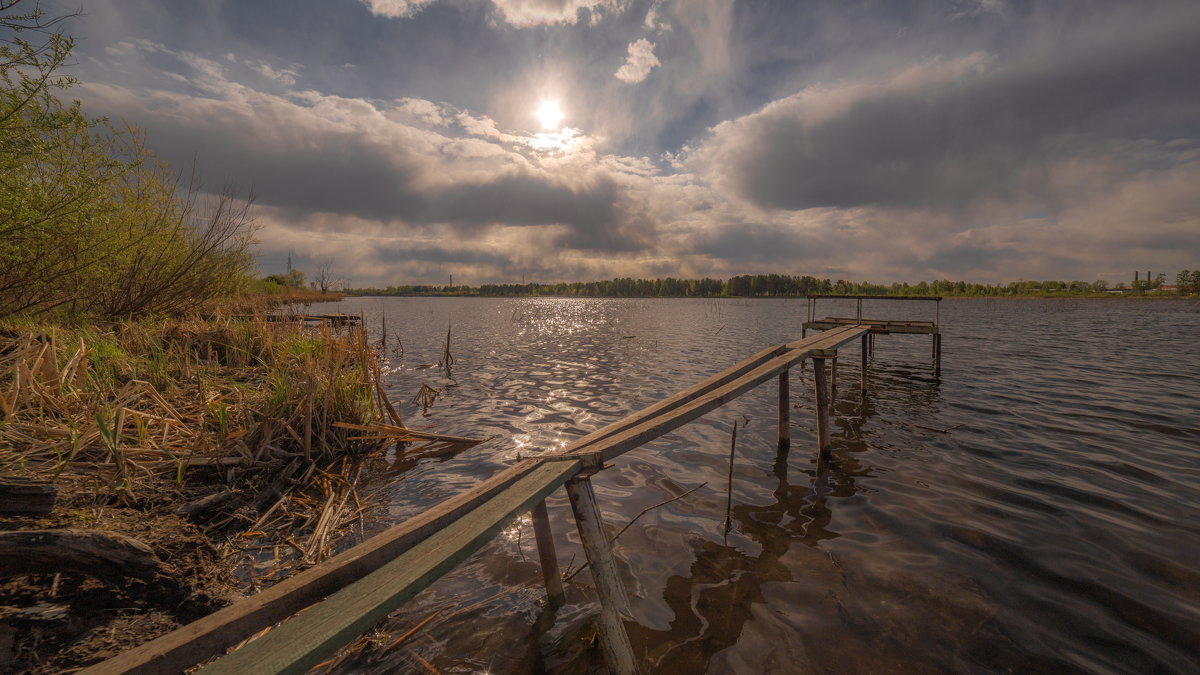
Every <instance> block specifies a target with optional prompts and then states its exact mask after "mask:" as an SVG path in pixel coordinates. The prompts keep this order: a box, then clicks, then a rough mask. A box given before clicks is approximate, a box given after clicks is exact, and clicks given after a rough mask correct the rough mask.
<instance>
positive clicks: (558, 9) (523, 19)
mask: <svg viewBox="0 0 1200 675" xmlns="http://www.w3.org/2000/svg"><path fill="white" fill-rule="evenodd" d="M626 2H627V0H492V4H494V5H495V6H496V9H498V10H500V14H501V15H502V16H503V17H504V20H505V21H507V22H508V23H510V24H512V25H514V26H522V27H523V26H539V25H547V24H556V23H565V24H573V23H575V22H576V21H578V19H579V12H580V10H588V12H589V14H590V16H589V17H587V20H588V21H589V22H590V23H592V24H593V25H594V24H595V23H596V22H598V21H599V20H600V15H601V14H602V13H603V12H604V11H606V10H619V9H620V8H622V7H624V6H625V4H626Z"/></svg>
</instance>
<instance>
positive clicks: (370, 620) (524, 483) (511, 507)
mask: <svg viewBox="0 0 1200 675" xmlns="http://www.w3.org/2000/svg"><path fill="white" fill-rule="evenodd" d="M581 466H582V465H581V463H580V462H550V463H546V464H544V465H542V466H540V467H539V468H537V469H534V470H533V471H531V472H530V473H529V474H528V475H526V476H524V477H522V478H521V479H519V480H517V481H516V482H515V483H513V484H512V485H510V486H509V487H507V488H505V489H504V490H502V491H501V492H500V493H499V494H497V495H496V496H494V497H492V498H491V499H489V500H488V501H487V502H486V503H484V504H482V505H481V506H479V507H477V508H475V509H473V510H472V511H471V512H469V513H467V514H465V515H463V516H462V517H461V518H459V519H458V520H456V521H455V522H453V523H451V524H450V525H448V526H446V527H445V528H444V529H443V530H441V531H440V532H438V533H437V534H435V535H433V536H431V537H429V538H428V539H426V540H425V541H422V542H421V543H420V544H417V545H416V546H414V547H413V548H411V549H410V550H409V551H407V552H406V553H404V554H403V555H400V556H398V557H396V558H395V559H393V560H392V561H391V562H389V563H387V564H386V565H384V566H383V567H380V568H379V569H378V570H375V571H374V572H372V573H371V574H368V575H367V576H365V577H363V578H362V579H360V580H359V581H357V582H355V583H354V584H351V585H350V586H348V587H346V588H344V589H342V590H341V591H339V592H337V593H335V594H333V595H331V596H329V597H328V598H326V599H325V600H324V601H323V602H320V603H318V604H316V605H314V606H313V607H312V608H310V609H309V610H308V611H306V612H303V613H302V614H299V615H297V616H296V617H294V618H292V619H291V620H290V621H287V622H286V623H284V624H283V625H281V626H279V627H277V628H275V629H274V630H272V631H271V632H269V633H267V634H266V635H264V636H263V637H261V638H259V639H257V640H255V641H253V642H251V643H250V644H248V645H246V646H244V647H242V648H241V649H239V650H237V651H235V652H233V653H232V654H230V655H228V656H226V657H224V658H221V659H218V660H217V661H216V662H214V663H213V664H212V665H210V666H208V667H206V668H204V669H202V670H203V672H205V673H247V672H254V673H303V672H305V671H307V670H308V669H309V668H311V667H313V666H315V665H316V664H318V663H320V662H321V661H322V660H323V659H325V658H327V657H329V656H330V655H332V654H333V653H334V652H336V651H337V650H338V648H340V647H341V646H342V645H344V644H346V643H348V642H350V641H352V640H353V639H354V638H356V637H358V636H359V635H360V634H362V633H363V632H365V631H366V630H368V629H369V628H370V627H371V626H373V625H375V624H376V623H378V622H379V621H380V620H381V619H383V618H384V617H385V616H387V615H388V614H389V613H391V612H392V611H393V610H395V609H396V608H397V607H399V606H400V605H401V604H403V603H404V602H405V601H406V600H408V599H409V598H411V597H412V596H414V595H416V594H417V593H418V592H420V591H421V590H422V589H424V588H426V587H427V586H429V584H431V583H433V582H434V581H435V580H437V579H438V578H439V577H441V575H442V574H444V573H445V572H447V571H449V570H450V569H452V568H454V567H455V566H457V565H458V564H459V563H460V562H462V561H463V560H465V559H466V558H467V557H468V556H470V555H471V554H472V553H474V552H475V551H476V550H478V549H479V548H480V547H482V546H483V545H484V544H486V543H487V542H488V541H490V540H491V539H492V537H494V536H495V535H496V533H497V532H499V531H500V530H501V529H503V528H504V526H505V525H507V524H508V523H509V522H511V521H512V519H513V518H514V517H515V516H517V515H518V514H520V513H524V512H526V511H528V510H529V509H530V508H532V507H533V506H534V505H535V504H537V503H538V502H540V501H541V500H543V499H544V498H545V497H546V496H547V495H548V494H550V493H551V492H552V491H554V490H555V489H556V488H558V487H559V486H560V485H562V484H563V483H564V482H566V481H567V479H568V478H570V477H572V476H574V475H575V474H576V473H578V472H579V469H580V467H581Z"/></svg>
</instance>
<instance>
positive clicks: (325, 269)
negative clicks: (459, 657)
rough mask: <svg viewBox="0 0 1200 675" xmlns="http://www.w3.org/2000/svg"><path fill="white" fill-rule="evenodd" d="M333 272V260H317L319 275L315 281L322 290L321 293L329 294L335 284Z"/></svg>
mask: <svg viewBox="0 0 1200 675" xmlns="http://www.w3.org/2000/svg"><path fill="white" fill-rule="evenodd" d="M332 270H333V261H332V260H330V259H329V258H321V259H319V260H317V274H316V276H315V277H314V278H313V281H315V282H316V284H317V288H318V289H320V291H321V293H328V292H329V289H330V288H331V287H332V286H333V284H334V279H333V272H332Z"/></svg>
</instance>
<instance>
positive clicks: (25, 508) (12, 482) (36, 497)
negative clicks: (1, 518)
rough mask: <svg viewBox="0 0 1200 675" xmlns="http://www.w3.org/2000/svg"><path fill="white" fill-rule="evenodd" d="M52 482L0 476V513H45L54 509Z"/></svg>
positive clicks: (54, 496)
mask: <svg viewBox="0 0 1200 675" xmlns="http://www.w3.org/2000/svg"><path fill="white" fill-rule="evenodd" d="M57 498H58V488H57V487H55V485H54V484H53V483H49V482H46V481H37V480H32V479H29V478H24V477H19V476H6V477H0V513H32V514H39V515H40V514H46V513H50V512H51V511H52V510H54V501H55V499H57Z"/></svg>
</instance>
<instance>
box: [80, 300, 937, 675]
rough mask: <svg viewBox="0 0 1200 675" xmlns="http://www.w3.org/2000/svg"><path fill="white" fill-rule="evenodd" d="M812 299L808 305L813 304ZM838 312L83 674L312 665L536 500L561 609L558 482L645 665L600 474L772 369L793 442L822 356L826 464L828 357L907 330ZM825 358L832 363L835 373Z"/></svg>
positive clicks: (610, 606) (607, 622)
mask: <svg viewBox="0 0 1200 675" xmlns="http://www.w3.org/2000/svg"><path fill="white" fill-rule="evenodd" d="M809 304H810V312H811V311H812V310H811V306H812V304H813V303H812V302H811V301H810V303H809ZM810 318H811V317H810ZM842 321H844V320H841V319H826V320H823V321H820V322H817V321H809V322H806V323H805V327H806V328H808V327H812V328H820V329H823V330H824V332H822V333H820V334H817V335H813V336H811V337H810V336H805V337H804V338H803V339H801V340H798V341H795V342H790V343H786V344H782V345H777V346H774V347H770V348H768V349H765V350H763V351H761V352H759V353H758V354H755V355H754V356H751V357H750V358H748V359H746V360H744V361H742V362H740V363H738V364H736V365H734V366H733V367H731V368H728V369H726V370H724V371H722V372H720V373H717V374H716V375H713V376H711V377H709V378H707V379H705V380H704V381H702V382H699V383H697V384H696V385H694V386H692V387H689V388H688V389H685V390H684V391H681V392H679V393H678V394H675V395H674V396H671V397H670V398H667V399H664V400H662V401H659V402H657V403H655V404H653V405H650V406H649V407H647V408H645V409H643V410H640V411H638V412H636V413H634V414H632V415H630V416H628V417H626V418H624V419H622V420H620V421H618V422H615V423H613V424H610V425H608V426H606V427H604V428H602V429H599V430H597V431H594V432H592V433H590V434H587V435H586V436H584V437H582V438H579V439H578V440H576V441H574V442H572V443H570V444H569V445H568V446H566V447H565V448H563V449H562V450H560V451H557V452H554V453H551V454H547V455H542V456H538V457H534V458H529V459H523V460H520V461H518V462H517V463H516V464H514V465H512V466H510V467H508V468H507V469H505V470H503V471H501V472H500V473H498V474H496V475H494V476H492V477H491V478H489V479H487V480H484V481H482V482H481V483H479V484H478V485H476V486H475V487H474V488H472V489H470V490H468V491H467V492H464V493H462V494H459V495H457V496H455V497H452V498H450V499H448V500H446V501H444V502H442V503H440V504H438V505H435V506H433V507H432V508H430V509H427V510H426V511H424V512H422V513H421V514H419V515H417V516H415V517H413V518H411V519H409V520H408V521H405V522H403V523H400V524H398V525H396V526H394V527H392V528H390V529H388V530H386V531H384V532H383V533H380V534H379V535H377V536H375V537H372V538H370V539H368V540H366V541H364V542H362V543H361V544H358V545H357V546H355V547H353V548H351V549H349V550H347V551H345V552H343V553H341V554H339V555H337V556H335V557H333V558H330V559H329V560H327V561H325V562H323V563H321V564H319V565H316V566H315V567H312V568H310V569H308V570H305V571H303V572H301V573H299V574H297V575H295V576H293V577H290V578H288V579H285V580H283V581H281V582H279V583H278V584H276V585H274V586H272V587H270V588H268V589H266V590H264V591H262V592H261V593H258V594H257V595H254V596H251V597H248V598H246V599H244V600H242V601H240V602H238V603H235V604H234V605H232V606H230V607H227V608H225V609H222V610H220V611H217V612H215V613H213V614H211V615H209V616H207V617H204V618H202V619H200V620H198V621H196V622H193V623H191V624H188V625H187V626H184V627H182V628H180V629H178V630H176V631H174V632H172V633H169V634H167V635H164V636H162V637H160V638H158V639H156V640H153V641H150V642H148V643H146V644H143V645H141V646H140V647H137V648H136V649H132V650H129V651H127V652H125V653H123V654H121V655H119V656H116V657H114V658H112V659H110V660H108V661H105V662H103V663H100V664H97V665H95V666H92V667H90V668H87V669H85V670H84V671H82V672H85V673H126V672H132V673H175V672H180V671H182V670H185V669H187V668H191V667H192V666H194V665H196V664H198V663H201V662H204V661H206V660H208V659H210V658H212V657H213V656H221V655H223V656H221V658H219V659H217V660H215V661H213V662H212V663H211V664H209V665H208V666H206V667H205V668H204V669H203V670H204V671H206V672H212V673H241V672H255V673H302V672H305V671H306V670H308V669H309V668H311V667H313V666H315V665H317V664H319V663H321V662H322V661H324V660H326V659H328V658H329V657H331V656H332V655H334V654H335V653H336V652H337V650H338V649H340V648H341V647H342V646H344V645H346V644H348V643H350V642H351V641H353V640H354V639H355V638H356V637H357V636H358V635H360V634H362V633H364V632H366V631H367V630H369V629H370V628H371V627H372V626H373V625H375V624H376V623H378V622H379V621H380V620H381V619H383V618H384V617H385V616H387V615H388V614H389V613H391V612H393V611H395V610H396V609H397V608H398V607H399V606H400V605H402V604H403V603H404V602H406V601H407V600H409V599H410V598H412V597H413V596H414V595H416V594H417V593H418V592H420V591H421V590H423V589H424V588H426V587H428V586H429V585H430V584H432V583H433V582H434V581H436V580H437V579H439V578H440V577H441V576H443V575H444V574H446V573H447V572H449V571H450V570H451V569H453V568H454V567H455V566H457V565H458V564H459V563H461V562H462V561H464V560H465V559H466V558H467V557H468V556H470V555H471V554H472V553H474V552H475V551H477V550H479V549H480V548H482V547H483V546H484V545H485V544H486V543H487V542H489V541H490V540H491V539H492V538H493V537H494V536H495V535H496V534H497V533H498V532H499V531H501V530H502V529H503V528H504V527H506V526H507V525H508V524H510V523H511V522H512V520H513V519H514V518H516V517H517V516H519V515H521V514H523V513H528V512H531V511H532V513H533V525H534V532H535V539H536V541H537V546H538V554H539V555H538V557H539V560H540V561H541V563H542V572H543V575H544V578H545V583H546V588H547V595H548V603H549V605H550V607H551V608H556V607H558V606H560V605H561V603H562V597H563V587H562V581H561V579H560V576H559V572H558V565H557V559H558V558H557V555H556V553H555V550H554V534H553V532H551V530H550V521H549V518H548V517H547V514H546V508H545V502H544V500H545V498H546V497H547V496H548V495H550V494H551V493H552V492H554V491H555V490H557V489H558V488H560V487H563V488H565V490H566V492H567V496H568V499H569V501H570V505H571V510H572V512H573V514H574V517H575V523H576V526H577V528H578V531H579V536H580V540H581V542H582V544H583V549H584V552H585V554H586V556H587V561H588V566H589V568H590V571H591V573H592V575H593V578H594V579H595V582H596V588H597V591H598V595H599V600H600V610H601V611H600V620H599V635H600V644H601V648H602V651H603V655H604V659H605V662H606V663H607V665H608V667H609V669H610V670H611V671H612V672H614V673H621V674H624V673H637V672H639V671H640V666H639V663H638V659H637V658H636V655H635V654H634V653H633V651H632V649H631V647H630V643H629V637H628V635H627V633H626V630H625V623H626V622H627V621H630V620H631V619H630V618H629V617H630V612H629V605H628V600H627V596H626V593H625V590H624V588H623V586H622V583H621V579H620V576H619V575H618V572H617V567H616V564H615V562H614V559H613V555H612V550H611V548H610V546H609V541H608V539H607V537H606V536H605V534H604V529H603V522H602V519H601V513H600V509H599V507H598V506H597V504H596V497H595V494H594V492H593V490H592V485H591V481H590V478H591V476H592V475H594V474H596V473H597V472H599V471H601V470H603V469H605V468H608V467H609V466H610V465H609V464H608V462H611V461H613V460H615V459H616V458H618V457H620V456H621V455H623V454H624V453H626V452H629V451H631V450H634V449H636V448H638V447H639V446H641V445H643V444H645V443H648V442H650V441H652V440H654V439H656V438H658V437H660V436H663V435H664V434H667V433H669V432H671V431H673V430H675V429H677V428H679V427H681V426H683V425H684V424H686V423H688V422H690V421H692V420H694V419H696V418H698V417H700V416H701V415H704V414H705V413H708V412H710V411H712V410H714V409H716V408H718V407H720V406H722V405H724V404H726V403H728V402H730V401H732V400H734V399H735V398H737V397H739V396H741V395H742V394H745V393H746V392H748V391H750V390H751V389H753V388H755V387H757V386H759V385H760V384H763V383H764V382H767V381H768V380H772V379H776V380H777V381H778V386H779V401H778V403H779V414H778V424H779V427H778V438H777V440H778V448H779V451H780V452H781V453H782V452H786V451H787V450H788V448H789V446H790V444H791V434H790V425H791V420H790V410H791V400H790V369H791V368H792V367H793V366H795V365H797V364H800V363H802V362H804V361H805V360H808V359H811V360H812V362H813V366H814V377H813V383H814V389H815V392H814V393H815V394H816V401H817V406H816V417H817V448H816V450H817V456H818V462H819V463H820V462H823V461H824V460H825V459H826V458H827V456H828V454H829V452H830V447H831V444H830V425H829V414H830V409H831V402H832V398H833V396H834V394H833V393H831V388H835V387H836V366H834V367H832V368H829V367H830V366H833V365H834V364H835V363H836V358H837V354H838V349H839V348H841V347H843V346H844V345H847V344H849V343H851V342H859V343H860V345H861V346H860V349H861V351H862V355H861V356H862V363H863V374H862V384H861V389H862V391H863V393H864V394H865V392H866V382H867V376H866V373H867V369H866V365H867V354H868V350H869V344H868V340H869V339H870V338H871V337H872V336H873V335H876V334H886V333H887V332H900V331H891V328H892V326H890V325H888V324H887V322H877V321H864V322H854V323H845V324H843V323H840V322H842ZM910 323H911V322H910ZM825 324H829V325H828V326H826V325H825ZM932 326H933V328H932V331H924V332H926V333H931V334H933V335H937V330H936V329H937V323H936V321H935V322H934V323H933V324H932ZM913 332H916V331H913ZM827 369H828V370H831V371H832V373H830V374H827V372H826V371H827ZM301 610H304V611H301ZM289 617H290V618H289ZM279 622H283V623H281V624H279V625H278V626H275V627H274V628H272V629H271V630H270V631H269V632H267V633H266V634H265V635H263V636H262V637H259V638H258V639H255V640H253V641H251V642H249V643H247V644H245V645H243V646H241V647H239V648H237V649H236V650H234V651H233V652H232V653H229V654H228V655H225V654H226V651H227V650H229V649H230V648H231V647H233V646H234V645H237V644H239V643H241V642H242V641H244V640H246V639H247V638H248V637H250V636H252V635H254V634H256V633H259V632H261V631H262V630H263V629H264V628H266V627H269V626H272V625H273V624H276V623H279Z"/></svg>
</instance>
